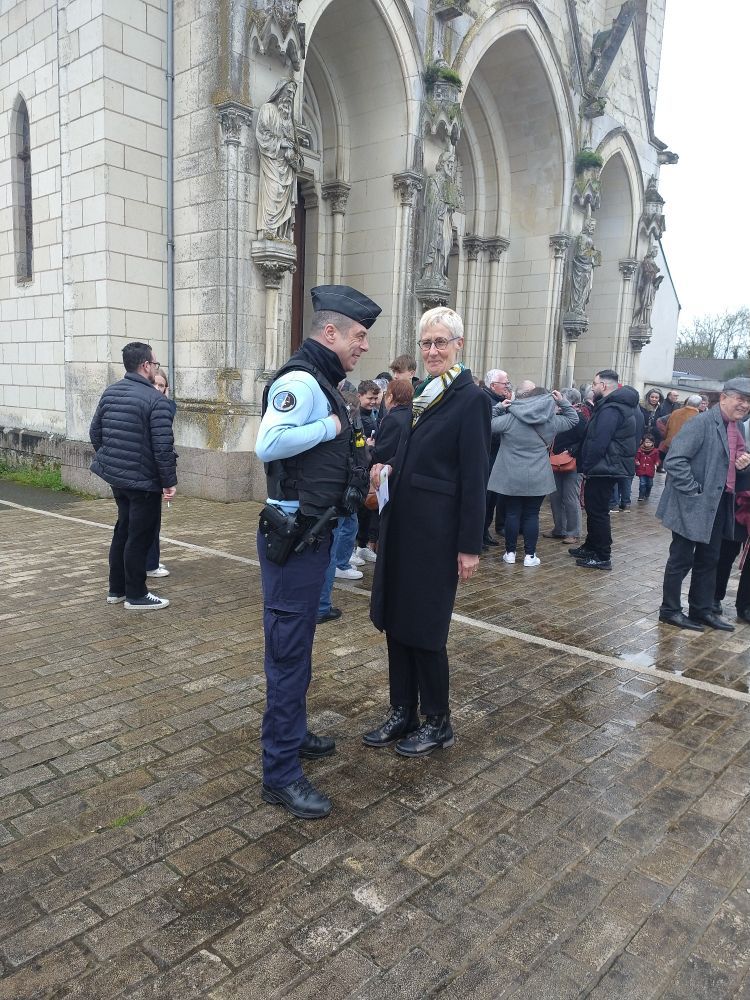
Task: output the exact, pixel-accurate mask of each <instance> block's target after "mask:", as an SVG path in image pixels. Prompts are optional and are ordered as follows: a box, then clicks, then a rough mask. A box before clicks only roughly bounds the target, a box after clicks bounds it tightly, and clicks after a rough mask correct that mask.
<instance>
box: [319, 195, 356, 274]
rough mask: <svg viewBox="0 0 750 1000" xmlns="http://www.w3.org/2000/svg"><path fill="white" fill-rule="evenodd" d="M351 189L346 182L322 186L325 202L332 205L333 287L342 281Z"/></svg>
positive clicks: (331, 267) (331, 265) (331, 266)
mask: <svg viewBox="0 0 750 1000" xmlns="http://www.w3.org/2000/svg"><path fill="white" fill-rule="evenodd" d="M351 189H352V188H351V184H346V183H345V182H344V181H328V182H327V183H325V184H323V185H322V186H321V193H322V195H323V200H324V201H328V202H330V204H331V218H332V220H333V227H332V238H331V263H330V275H331V284H332V285H337V284H339V282H340V281H341V270H342V257H343V249H344V216H345V215H346V203H347V201H348V200H349V192H350V191H351Z"/></svg>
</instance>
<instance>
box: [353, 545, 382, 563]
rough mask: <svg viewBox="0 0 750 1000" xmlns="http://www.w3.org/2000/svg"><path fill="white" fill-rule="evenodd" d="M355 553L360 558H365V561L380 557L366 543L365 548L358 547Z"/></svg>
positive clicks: (375, 559)
mask: <svg viewBox="0 0 750 1000" xmlns="http://www.w3.org/2000/svg"><path fill="white" fill-rule="evenodd" d="M354 554H355V556H357V558H358V559H364V561H365V562H376V561H377V558H378V557H377V555H376V554H375V553H374V552H373V551H372V549H369V548H368V547H367V546H366V545H365V546H364V548H358V549H357V551H356V552H355V553H354Z"/></svg>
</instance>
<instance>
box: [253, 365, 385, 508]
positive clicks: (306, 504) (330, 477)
mask: <svg viewBox="0 0 750 1000" xmlns="http://www.w3.org/2000/svg"><path fill="white" fill-rule="evenodd" d="M290 371H303V372H309V373H310V374H311V375H312V377H313V378H314V379H315V381H316V382H317V383H318V385H319V386H320V388H321V389H322V390H323V393H324V395H325V397H326V399H327V400H328V402H329V404H330V407H331V412H332V413H335V414H336V416H337V417H338V418H339V420H340V421H341V433H340V434H338V435H337V436H336V437H335V438H333V440H332V441H322V442H321V443H320V444H316V445H315V447H314V448H310V449H308V450H307V451H303V452H302V453H301V454H299V455H293V456H292V457H291V458H283V459H277V460H275V461H273V462H266V464H265V470H266V484H267V490H268V497H269V498H270V499H272V500H298V501H299V506H300V511H301V512H302V513H303V514H305V515H306V516H310V517H317V516H319V515H320V514H322V513H324V511H326V510H328V508H329V507H338V506H340V504H341V501H342V500H343V497H344V492H345V490H346V487H347V485H348V484H349V480H350V478H351V473H352V469H353V468H354V466H355V465H362V466H364V465H366V464H367V458H366V452H367V449H366V448H365V439H364V434H363V433H362V429H361V421H358V423H359V424H360V426H359V428H357V427H355V426H354V424H352V420H351V417H350V416H349V411H348V409H347V407H346V403H345V402H344V400H343V398H342V396H341V393H340V392H339V391H338V389H336V388H334V386H332V385H331V383H330V382H329V381H328V379H327V378H326V377H325V376H324V375H323V373H322V372H321V371H320V369H319V368H316V367H315V365H313V364H311V363H310V362H309V361H308V360H307V358H304V357H300V356H299V354H293V355H292V356H291V358H290V359H289V360H288V361H287V362H286V364H284V365H282V366H281V368H279V370H278V371H277V372H276V374H275V375H274V377H273V379H272V380H271V381H270V382H269V383H268V385H267V386H266V388H265V389H264V390H263V413H265V412H266V410H267V408H268V396H269V393H270V390H271V386H272V385H273V383H274V382H275V381H276V379H278V378H280V377H281V376H282V375H285V374H286V373H287V372H290Z"/></svg>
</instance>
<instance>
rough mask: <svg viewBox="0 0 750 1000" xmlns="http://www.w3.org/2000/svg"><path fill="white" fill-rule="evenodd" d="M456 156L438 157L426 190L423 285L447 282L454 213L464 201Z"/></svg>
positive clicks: (452, 152) (451, 154)
mask: <svg viewBox="0 0 750 1000" xmlns="http://www.w3.org/2000/svg"><path fill="white" fill-rule="evenodd" d="M456 172H457V164H456V154H455V151H454V150H453V149H449V150H446V151H445V152H443V153H441V154H440V158H439V159H438V162H437V167H436V168H435V173H434V174H433V175H432V176H431V177H430V178H429V180H428V181H427V185H426V188H425V200H424V215H425V240H424V253H423V255H422V274H421V276H420V280H421V281H423V282H433V283H434V282H437V283H441V282H446V281H447V277H448V258H449V256H450V252H451V247H452V246H453V213H454V212H457V211H460V210H461V207H462V204H463V199H462V197H461V190H460V188H459V185H458V182H457V179H456Z"/></svg>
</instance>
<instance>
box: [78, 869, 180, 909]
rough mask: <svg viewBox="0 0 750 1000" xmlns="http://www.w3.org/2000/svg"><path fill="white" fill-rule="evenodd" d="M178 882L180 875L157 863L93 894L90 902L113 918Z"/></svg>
mask: <svg viewBox="0 0 750 1000" xmlns="http://www.w3.org/2000/svg"><path fill="white" fill-rule="evenodd" d="M178 880H179V875H177V874H176V872H173V871H171V869H169V868H167V866H166V865H164V864H161V863H160V862H157V863H155V864H152V865H148V866H147V867H146V868H142V869H141V870H140V871H138V872H136V873H135V874H134V875H127V876H126V877H125V878H120V879H118V881H117V882H113V883H112V884H111V885H108V886H106V888H104V889H99V890H97V891H95V892H92V893H91V895H90V896H89V902H90V903H92V904H93V905H94V906H95V907H96V908H97V909H99V910H103V911H104V913H106V914H107V916H108V917H111V916H114V914H115V913H120V911H121V910H124V909H126V907H129V906H132V905H133V904H134V903H138V902H140V900H142V899H145V898H146V897H147V896H152V895H154V894H155V893H157V892H161V890H162V889H166V888H167V887H168V886H170V885H172V884H173V883H174V882H177V881H178Z"/></svg>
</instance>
